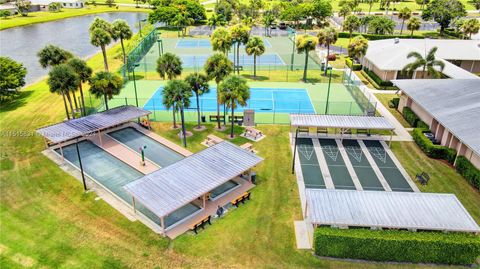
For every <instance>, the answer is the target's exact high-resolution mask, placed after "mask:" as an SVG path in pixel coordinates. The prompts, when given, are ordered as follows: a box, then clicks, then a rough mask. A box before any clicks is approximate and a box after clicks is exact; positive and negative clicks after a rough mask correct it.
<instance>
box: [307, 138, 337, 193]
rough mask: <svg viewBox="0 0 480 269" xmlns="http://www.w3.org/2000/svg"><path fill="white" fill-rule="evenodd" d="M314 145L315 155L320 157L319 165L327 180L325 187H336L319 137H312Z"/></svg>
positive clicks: (324, 178)
mask: <svg viewBox="0 0 480 269" xmlns="http://www.w3.org/2000/svg"><path fill="white" fill-rule="evenodd" d="M312 143H313V147H314V149H315V155H316V156H317V159H318V165H319V166H320V171H322V176H323V180H324V181H325V187H326V188H327V189H335V185H334V184H333V180H332V175H331V174H330V170H329V169H328V165H327V160H325V156H324V155H323V150H322V146H321V145H320V141H318V139H314V138H312Z"/></svg>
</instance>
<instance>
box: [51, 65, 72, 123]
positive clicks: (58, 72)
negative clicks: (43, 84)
mask: <svg viewBox="0 0 480 269" xmlns="http://www.w3.org/2000/svg"><path fill="white" fill-rule="evenodd" d="M79 83H80V80H79V78H78V76H77V74H75V71H74V70H73V68H71V67H70V66H68V65H66V64H60V65H55V66H53V68H52V70H50V72H49V73H48V80H47V84H48V86H49V87H50V92H52V93H57V94H61V95H62V97H63V103H64V105H65V112H66V113H67V118H68V119H70V115H69V112H68V108H67V102H66V101H65V98H66V99H68V103H69V104H70V109H71V112H72V118H75V112H74V110H73V105H72V99H71V98H70V94H69V93H70V92H71V91H75V90H76V89H77V88H78V84H79Z"/></svg>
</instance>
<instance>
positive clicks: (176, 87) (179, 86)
mask: <svg viewBox="0 0 480 269" xmlns="http://www.w3.org/2000/svg"><path fill="white" fill-rule="evenodd" d="M190 97H192V91H191V90H190V85H188V83H187V82H185V81H182V80H176V79H174V80H170V81H169V82H168V83H167V85H166V86H165V89H164V91H163V100H164V101H163V102H164V104H165V103H167V104H168V105H171V106H173V107H174V108H177V107H178V108H179V109H180V116H181V121H182V137H183V146H184V147H187V132H186V130H185V117H184V112H183V111H184V109H185V108H188V107H189V106H190ZM165 100H167V101H165ZM174 110H175V109H174ZM174 117H175V112H174ZM174 120H175V118H174ZM174 128H176V126H175V123H174Z"/></svg>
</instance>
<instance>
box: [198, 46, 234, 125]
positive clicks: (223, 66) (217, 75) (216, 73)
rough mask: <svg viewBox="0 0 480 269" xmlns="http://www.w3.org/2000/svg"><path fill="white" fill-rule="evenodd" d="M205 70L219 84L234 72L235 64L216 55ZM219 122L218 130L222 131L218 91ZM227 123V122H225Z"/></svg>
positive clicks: (208, 61) (207, 62) (208, 62)
mask: <svg viewBox="0 0 480 269" xmlns="http://www.w3.org/2000/svg"><path fill="white" fill-rule="evenodd" d="M203 69H204V70H205V74H207V77H208V79H215V83H216V84H217V89H218V84H219V83H220V81H222V80H223V79H224V78H225V77H226V76H228V75H229V74H230V73H232V71H233V64H232V62H231V61H230V60H229V59H228V58H227V56H225V55H224V54H221V53H215V54H214V55H212V56H210V57H209V58H208V59H207V61H206V62H205V65H204V67H203ZM217 122H218V125H217V127H218V129H220V102H219V98H218V91H217ZM224 122H225V121H224Z"/></svg>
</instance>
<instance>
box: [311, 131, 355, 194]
mask: <svg viewBox="0 0 480 269" xmlns="http://www.w3.org/2000/svg"><path fill="white" fill-rule="evenodd" d="M319 142H320V147H321V149H322V152H323V155H324V156H325V161H326V163H327V166H328V170H329V171H330V176H331V177H332V181H333V185H334V186H335V189H341V190H355V189H356V188H355V184H353V180H352V177H351V176H350V173H349V172H348V169H347V166H346V165H345V161H344V160H343V158H342V155H341V154H340V150H339V148H338V145H337V142H336V141H335V140H334V139H319Z"/></svg>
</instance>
